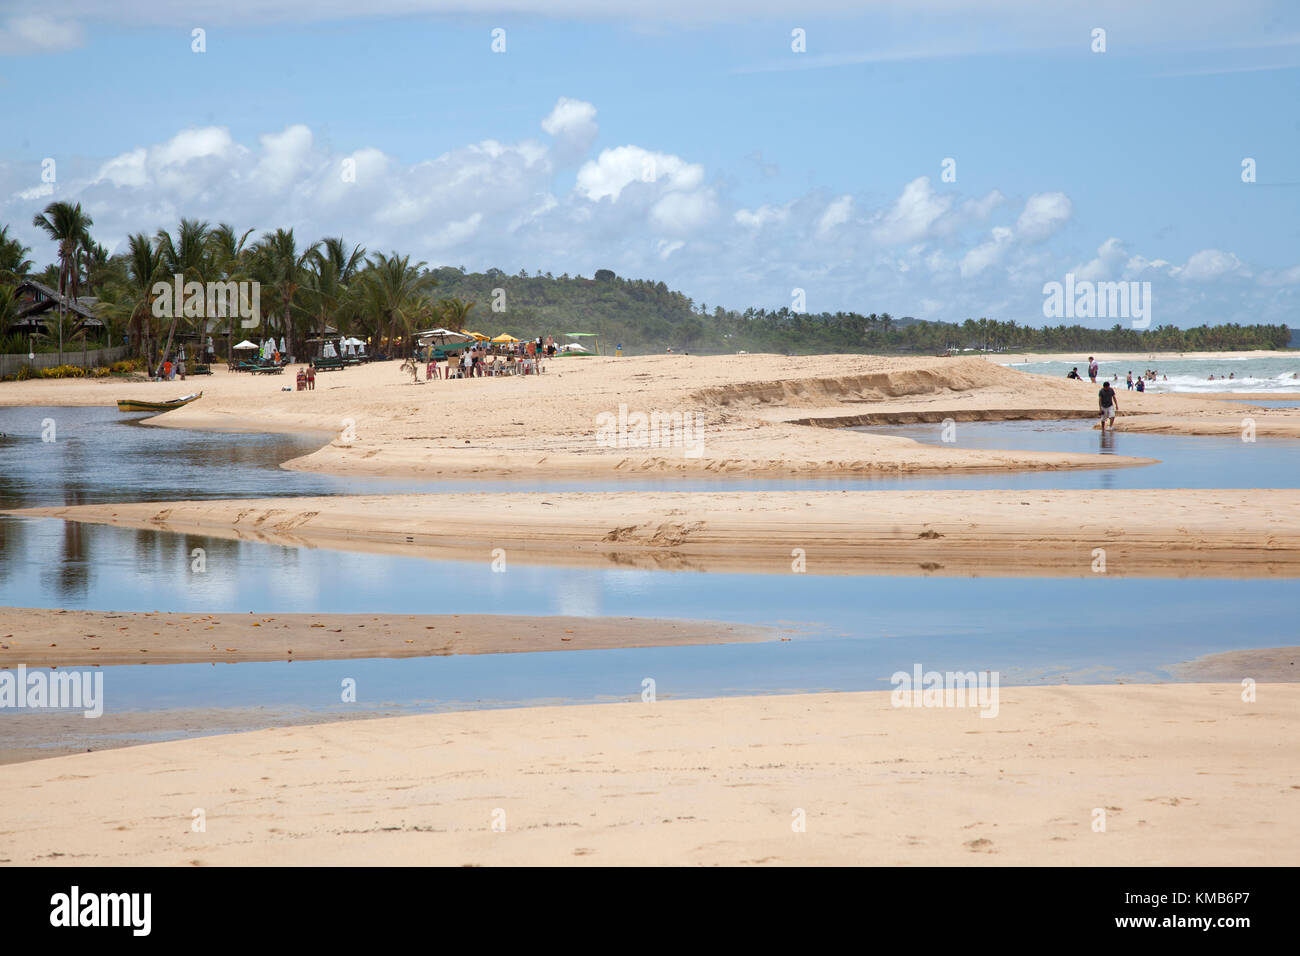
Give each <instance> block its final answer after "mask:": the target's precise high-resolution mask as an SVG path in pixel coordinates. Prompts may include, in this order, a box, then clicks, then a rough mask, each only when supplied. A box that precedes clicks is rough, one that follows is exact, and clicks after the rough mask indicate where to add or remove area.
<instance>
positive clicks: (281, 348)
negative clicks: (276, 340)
mask: <svg viewBox="0 0 1300 956" xmlns="http://www.w3.org/2000/svg"><path fill="white" fill-rule="evenodd" d="M288 351H289V350H288V349H287V348H285V347H284V336H283V335H282V336H280V354H281V355H283V354H285V353H286V352H288Z"/></svg>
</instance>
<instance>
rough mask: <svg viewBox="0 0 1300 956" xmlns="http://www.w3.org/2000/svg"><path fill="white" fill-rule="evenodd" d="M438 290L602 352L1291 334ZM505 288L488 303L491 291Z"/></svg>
mask: <svg viewBox="0 0 1300 956" xmlns="http://www.w3.org/2000/svg"><path fill="white" fill-rule="evenodd" d="M433 275H434V277H435V278H436V279H437V281H438V286H437V287H436V288H435V289H434V290H432V291H433V294H434V295H435V296H436V297H437V298H439V299H443V298H458V299H461V300H463V301H465V302H473V303H475V306H474V309H473V311H471V312H470V318H469V319H468V320H467V321H468V323H469V325H468V327H469V328H471V329H473V330H475V331H480V332H486V333H487V334H489V335H496V334H497V333H499V332H509V333H511V334H513V335H516V336H519V337H521V338H524V337H528V336H533V335H537V334H539V333H540V334H554V335H556V337H557V338H558V339H560V340H561V341H563V340H564V335H563V333H566V332H596V333H599V334H600V337H601V345H602V347H603V348H604V349H605V350H606V351H611V352H612V351H613V348H614V346H615V345H617V344H620V343H621V344H622V345H623V348H624V350H625V351H627V352H629V353H643V352H662V351H664V350H665V349H667V348H672V349H674V350H676V351H691V352H702V353H703V352H736V351H740V350H742V349H743V350H745V351H748V352H779V353H786V352H790V353H795V354H804V353H817V352H913V353H937V352H942V351H943V350H945V349H947V348H985V347H987V348H998V349H1024V350H1038V351H1063V350H1078V349H1095V350H1097V351H1131V350H1138V351H1142V350H1149V351H1196V350H1198V349H1216V350H1218V349H1222V350H1228V349H1282V348H1287V347H1288V345H1289V344H1290V340H1291V333H1290V330H1289V329H1288V328H1287V327H1286V326H1284V325H1270V326H1265V325H1246V326H1242V325H1217V326H1212V327H1210V326H1200V327H1198V328H1191V329H1179V328H1176V327H1174V326H1161V327H1159V328H1152V329H1149V330H1146V331H1138V330H1135V329H1132V328H1130V327H1129V326H1128V325H1127V324H1125V325H1123V326H1121V325H1115V326H1113V327H1112V328H1110V329H1091V328H1085V327H1083V326H1078V325H1073V326H1064V325H1061V326H1053V327H1046V326H1044V327H1038V328H1035V327H1031V326H1027V325H1020V324H1017V323H1016V322H1015V321H1007V322H1000V321H996V320H991V319H984V318H980V319H967V320H965V321H964V322H962V323H960V324H957V323H948V322H924V321H919V320H917V319H912V318H910V317H904V318H894V317H892V316H890V315H889V314H888V313H881V314H876V313H871V314H868V315H861V314H858V313H854V312H835V313H819V314H810V313H799V312H792V311H790V309H789V308H782V309H778V310H773V311H768V310H765V309H746V310H745V311H744V312H735V311H729V310H726V309H723V308H721V307H720V306H715V307H712V308H710V306H709V305H708V304H707V303H696V302H694V301H692V300H691V299H690V298H689V297H687V296H685V295H683V294H682V293H680V292H674V291H671V290H670V289H669V288H668V287H667V286H666V285H665V284H664V283H662V282H654V281H652V280H647V279H623V278H620V277H618V276H615V275H614V273H613V272H610V271H609V270H605V269H602V270H600V271H598V272H597V273H596V277H595V278H584V277H581V276H569V275H561V276H558V277H557V276H552V275H551V274H550V273H546V274H536V275H531V276H530V275H528V274H527V273H525V272H523V271H520V272H519V273H518V274H516V275H507V274H506V273H504V272H502V271H501V270H499V269H489V270H488V271H487V272H486V273H481V272H476V273H465V272H462V271H461V270H459V269H455V268H441V269H435V270H433ZM496 289H500V290H503V294H498V295H496V296H495V301H497V302H498V303H499V305H500V306H503V307H504V311H497V312H494V311H493V310H492V303H493V301H494V292H493V290H496Z"/></svg>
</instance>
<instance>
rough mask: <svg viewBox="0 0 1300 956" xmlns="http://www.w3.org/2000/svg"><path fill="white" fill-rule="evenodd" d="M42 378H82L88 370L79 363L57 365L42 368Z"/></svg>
mask: <svg viewBox="0 0 1300 956" xmlns="http://www.w3.org/2000/svg"><path fill="white" fill-rule="evenodd" d="M39 374H40V377H41V378H82V377H83V376H85V374H86V370H85V369H83V368H82V367H81V366H79V365H56V366H54V367H53V368H43V369H41V370H40V373H39Z"/></svg>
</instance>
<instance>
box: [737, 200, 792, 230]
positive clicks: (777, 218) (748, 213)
mask: <svg viewBox="0 0 1300 956" xmlns="http://www.w3.org/2000/svg"><path fill="white" fill-rule="evenodd" d="M733 218H734V219H735V220H736V222H737V223H739V224H740V225H742V226H744V227H745V228H747V229H762V228H763V227H764V226H766V225H769V224H771V223H782V222H786V221H787V220H788V219H789V218H790V204H789V203H787V204H786V205H784V206H759V207H758V208H757V209H754V210H749V209H737V210H736V214H735V216H734V217H733Z"/></svg>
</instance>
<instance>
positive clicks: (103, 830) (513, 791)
mask: <svg viewBox="0 0 1300 956" xmlns="http://www.w3.org/2000/svg"><path fill="white" fill-rule="evenodd" d="M1256 690H1257V699H1256V700H1255V701H1254V702H1253V703H1247V702H1244V701H1243V700H1242V697H1241V689H1240V687H1238V686H1235V685H1232V684H1190V685H1163V686H1108V687H1033V688H1024V687H1014V688H1003V689H1001V693H1000V707H999V712H998V716H997V717H996V718H994V719H984V718H982V717H980V714H979V711H977V710H974V709H958V708H937V709H933V708H931V709H927V708H919V709H917V708H899V707H893V706H891V703H890V694H889V693H888V692H887V691H884V692H869V693H855V694H829V695H795V696H774V697H756V698H720V699H714V700H688V701H666V700H660V701H658V702H655V703H643V702H640V701H637V702H634V703H620V704H605V705H592V706H581V707H547V708H540V709H537V708H534V709H518V710H498V711H478V712H473V713H453V714H439V715H429V716H419V717H403V718H397V719H377V720H362V721H350V722H345V723H331V724H323V725H317V726H307V727H289V728H284V729H275V730H264V731H258V732H254V733H246V734H234V735H226V736H218V737H204V738H199V739H194V740H187V741H177V742H168V743H159V744H149V745H145V746H138V747H131V748H128V749H124V750H114V751H109V752H103V753H89V754H78V755H73V756H64V757H57V758H53V759H50V760H39V761H32V762H28V763H24V764H15V765H11V766H8V767H6V768H5V772H4V774H3V775H0V802H3V804H4V806H5V808H6V814H5V827H4V831H5V832H4V833H3V835H2V836H0V862H3V863H8V864H13V865H32V864H39V865H135V866H140V865H146V866H147V865H166V866H213V865H218V866H219V865H230V864H253V865H258V864H277V865H285V864H288V865H313V866H323V865H332V864H343V863H346V864H349V865H356V864H362V865H370V866H374V865H431V864H432V865H449V866H466V865H556V864H578V865H586V864H595V865H629V866H635V865H682V864H695V865H754V864H765V865H814V864H816V865H827V864H829V865H854V866H858V865H888V866H909V865H917V866H921V865H963V866H970V865H982V866H990V865H991V866H998V865H1002V866H1007V865H1025V864H1033V865H1059V866H1105V865H1117V864H1132V863H1134V862H1141V863H1142V864H1144V865H1150V866H1183V865H1190V866H1207V865H1223V866H1227V865H1232V866H1287V865H1295V864H1296V863H1297V862H1300V855H1298V854H1300V851H1298V850H1297V847H1298V846H1300V811H1298V810H1297V806H1296V804H1297V801H1300V776H1298V775H1297V772H1296V767H1295V762H1294V760H1291V759H1289V758H1290V755H1291V754H1292V753H1293V747H1292V743H1291V742H1292V741H1293V740H1294V739H1295V734H1296V732H1297V730H1300V726H1298V725H1297V714H1300V684H1260V685H1258V686H1257V688H1256ZM196 812H197V813H201V822H202V827H203V829H202V831H201V832H200V831H198V830H196V823H195V821H196V820H199V819H200V817H199V816H196ZM1098 821H1100V823H1099V822H1098ZM494 824H495V825H496V826H497V827H498V829H496V830H494V829H493V826H494ZM800 825H802V830H800V829H798V827H799V826H800ZM1098 826H1104V830H1098V829H1097V827H1098ZM501 828H503V829H501Z"/></svg>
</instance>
